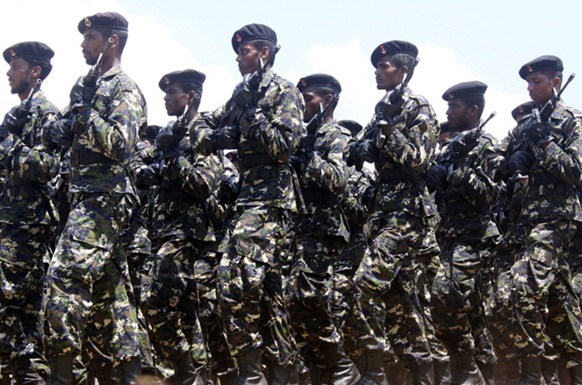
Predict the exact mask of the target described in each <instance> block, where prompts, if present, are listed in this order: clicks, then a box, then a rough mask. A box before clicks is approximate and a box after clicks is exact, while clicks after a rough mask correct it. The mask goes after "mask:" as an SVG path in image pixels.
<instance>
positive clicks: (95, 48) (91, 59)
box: [81, 28, 121, 73]
mask: <svg viewBox="0 0 582 385" xmlns="http://www.w3.org/2000/svg"><path fill="white" fill-rule="evenodd" d="M111 38H112V39H113V44H112V45H111V47H110V48H109V49H108V50H107V52H106V53H105V57H104V60H103V65H102V67H101V73H105V72H107V71H109V70H110V69H111V68H113V67H115V66H116V65H119V64H120V63H121V52H120V50H119V36H117V34H115V33H114V34H113V35H111ZM108 39H109V36H105V35H103V34H102V33H101V31H100V30H99V29H94V28H89V29H87V30H85V32H84V33H83V41H82V42H81V48H82V49H83V50H82V52H83V57H84V58H85V62H86V63H87V64H89V65H95V64H96V63H97V59H98V58H99V55H100V54H101V53H102V52H103V51H104V50H105V46H106V45H107V40H108Z"/></svg>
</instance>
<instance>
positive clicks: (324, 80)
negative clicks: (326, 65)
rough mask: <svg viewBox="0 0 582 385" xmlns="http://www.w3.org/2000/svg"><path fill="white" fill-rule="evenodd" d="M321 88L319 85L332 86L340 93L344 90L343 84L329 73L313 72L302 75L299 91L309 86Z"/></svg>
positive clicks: (298, 86)
mask: <svg viewBox="0 0 582 385" xmlns="http://www.w3.org/2000/svg"><path fill="white" fill-rule="evenodd" d="M312 87H315V88H319V87H327V88H331V89H332V90H334V91H335V92H337V93H338V94H339V93H340V92H342V86H341V84H340V82H339V81H338V80H337V79H336V78H334V77H333V76H331V75H327V74H313V75H309V76H305V77H302V78H301V79H299V82H298V83H297V88H298V89H299V91H301V92H303V91H304V90H306V89H308V88H312Z"/></svg>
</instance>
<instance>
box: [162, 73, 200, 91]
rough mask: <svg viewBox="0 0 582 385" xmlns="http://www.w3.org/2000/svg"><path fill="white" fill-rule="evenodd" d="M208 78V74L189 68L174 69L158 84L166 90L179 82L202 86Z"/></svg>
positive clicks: (197, 86)
mask: <svg viewBox="0 0 582 385" xmlns="http://www.w3.org/2000/svg"><path fill="white" fill-rule="evenodd" d="M205 80H206V75H204V74H203V73H202V72H199V71H196V70H193V69H187V70H184V71H174V72H170V73H168V74H165V75H164V76H162V78H161V79H160V81H159V82H158V86H159V87H160V89H161V90H162V91H166V88H168V87H169V86H171V85H173V84H177V83H194V84H195V86H196V88H198V89H200V88H202V84H203V83H204V81H205Z"/></svg>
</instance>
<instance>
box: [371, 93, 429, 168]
mask: <svg viewBox="0 0 582 385" xmlns="http://www.w3.org/2000/svg"><path fill="white" fill-rule="evenodd" d="M402 117H403V119H404V121H403V124H402V123H401V124H397V125H396V129H395V130H394V132H393V133H392V134H391V135H390V136H389V137H388V138H386V141H385V143H384V145H383V146H382V148H381V151H384V152H386V153H387V155H388V157H389V158H391V159H392V160H393V161H394V162H395V163H396V164H398V165H400V167H401V168H402V169H403V170H405V171H406V172H407V173H408V174H410V175H413V176H419V175H421V174H423V173H425V172H426V171H427V170H428V168H429V167H430V165H431V162H432V160H433V158H434V151H435V148H436V143H437V134H438V123H437V120H436V117H435V113H434V111H433V109H432V107H431V106H430V105H429V104H428V103H425V102H423V101H421V100H417V99H415V98H409V99H408V100H407V102H406V103H405V105H404V107H403V112H402Z"/></svg>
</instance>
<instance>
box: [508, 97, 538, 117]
mask: <svg viewBox="0 0 582 385" xmlns="http://www.w3.org/2000/svg"><path fill="white" fill-rule="evenodd" d="M535 107H536V105H535V103H534V102H532V101H531V100H530V101H527V102H525V103H521V104H520V105H519V106H517V107H515V108H514V109H513V110H511V116H512V117H513V119H514V120H517V119H518V118H519V117H520V116H524V115H529V114H531V112H532V110H533V109H534V108H535Z"/></svg>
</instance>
